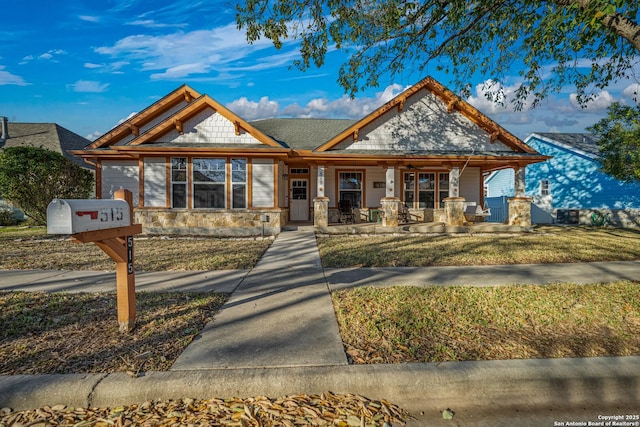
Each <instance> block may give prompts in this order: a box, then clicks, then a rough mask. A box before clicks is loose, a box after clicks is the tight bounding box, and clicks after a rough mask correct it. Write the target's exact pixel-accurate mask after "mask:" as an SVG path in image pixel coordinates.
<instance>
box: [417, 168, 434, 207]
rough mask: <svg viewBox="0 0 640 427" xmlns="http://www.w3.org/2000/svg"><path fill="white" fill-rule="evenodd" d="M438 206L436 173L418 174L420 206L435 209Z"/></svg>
mask: <svg viewBox="0 0 640 427" xmlns="http://www.w3.org/2000/svg"><path fill="white" fill-rule="evenodd" d="M435 207H436V174H435V173H419V174H418V208H420V209H425V208H426V209H434V208H435Z"/></svg>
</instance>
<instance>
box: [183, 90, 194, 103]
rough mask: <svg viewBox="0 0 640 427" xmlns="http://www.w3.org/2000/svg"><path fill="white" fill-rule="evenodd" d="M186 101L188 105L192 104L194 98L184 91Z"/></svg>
mask: <svg viewBox="0 0 640 427" xmlns="http://www.w3.org/2000/svg"><path fill="white" fill-rule="evenodd" d="M184 100H185V101H186V102H187V104H190V103H191V101H193V97H192V96H191V94H190V93H189V91H186V90H185V91H184Z"/></svg>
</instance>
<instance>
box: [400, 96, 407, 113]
mask: <svg viewBox="0 0 640 427" xmlns="http://www.w3.org/2000/svg"><path fill="white" fill-rule="evenodd" d="M405 101H406V99H405V98H402V99H401V100H400V102H399V103H398V112H400V111H402V110H404V102H405Z"/></svg>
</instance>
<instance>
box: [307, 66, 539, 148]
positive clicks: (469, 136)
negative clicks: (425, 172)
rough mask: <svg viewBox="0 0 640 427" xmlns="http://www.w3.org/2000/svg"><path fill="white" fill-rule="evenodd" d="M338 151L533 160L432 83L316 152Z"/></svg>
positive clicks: (413, 90)
mask: <svg viewBox="0 0 640 427" xmlns="http://www.w3.org/2000/svg"><path fill="white" fill-rule="evenodd" d="M487 142H488V144H487ZM497 142H499V144H496V143H497ZM373 147H376V148H373ZM338 149H342V150H348V149H352V150H355V149H365V150H374V149H383V150H394V151H397V150H407V151H413V152H415V151H421V152H424V153H425V154H428V153H430V152H436V153H437V152H441V151H443V150H445V151H457V152H459V151H465V152H469V151H472V152H480V153H481V152H483V151H489V152H514V153H528V154H538V153H536V151H535V150H534V149H532V148H531V147H529V146H527V145H526V144H525V143H524V142H522V141H521V140H520V139H518V138H517V137H516V136H514V135H513V134H511V133H509V132H508V131H507V130H505V129H504V128H502V127H501V126H499V125H498V124H497V123H496V122H494V121H493V120H491V119H489V118H488V117H487V116H485V115H484V114H482V113H481V112H480V111H478V110H477V109H476V108H475V107H473V106H472V105H471V104H469V103H467V102H465V101H463V100H462V99H460V98H459V97H458V96H457V95H455V94H454V93H453V92H451V91H450V90H448V89H446V88H445V87H444V86H442V85H441V84H440V83H438V82H437V81H435V80H434V79H433V78H431V77H427V78H425V79H424V80H422V81H421V82H419V83H417V84H416V85H414V86H412V87H411V88H409V89H407V90H405V91H404V92H402V93H401V94H399V95H398V96H396V97H395V98H394V99H392V100H391V101H389V102H388V103H386V104H385V105H383V106H382V107H380V108H378V109H377V110H376V111H374V112H372V113H371V114H369V115H368V116H367V117H365V118H363V119H362V120H360V121H358V122H357V123H355V124H354V125H353V126H351V127H350V128H348V129H346V130H345V131H344V132H342V133H340V134H339V135H337V136H336V137H334V138H333V139H331V140H330V141H328V142H326V143H325V144H323V145H322V146H320V147H318V149H317V150H316V151H329V150H338Z"/></svg>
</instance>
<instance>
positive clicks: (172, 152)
mask: <svg viewBox="0 0 640 427" xmlns="http://www.w3.org/2000/svg"><path fill="white" fill-rule="evenodd" d="M70 153H71V154H74V155H76V156H78V157H82V158H84V159H98V158H109V159H113V158H118V157H120V158H121V157H126V158H140V157H153V156H157V157H163V156H180V157H192V156H204V155H206V156H207V157H209V156H218V155H219V156H225V157H226V156H240V157H241V156H245V157H276V158H287V157H289V155H290V153H291V150H290V149H288V148H276V149H274V148H266V147H265V148H254V149H244V150H241V151H240V150H238V148H225V147H220V146H213V147H211V148H209V147H154V146H152V145H147V146H114V147H111V148H110V149H107V150H105V149H101V150H73V151H70Z"/></svg>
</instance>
